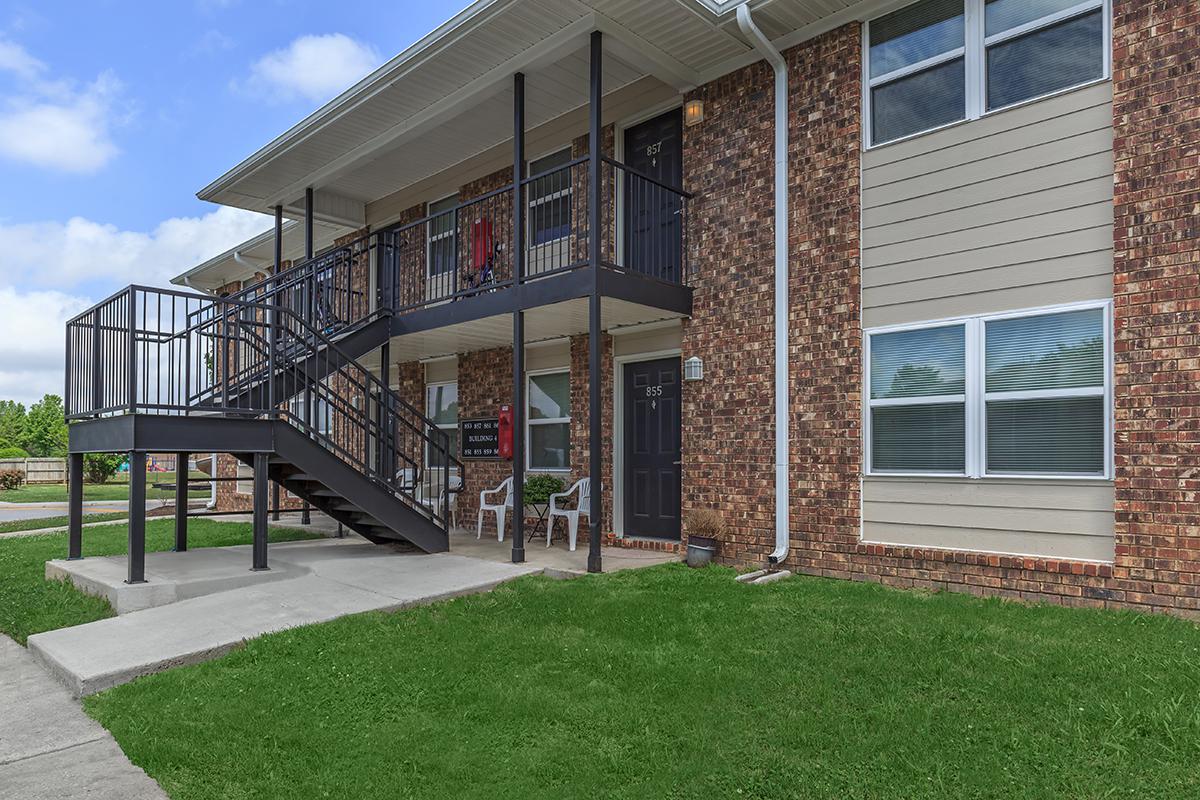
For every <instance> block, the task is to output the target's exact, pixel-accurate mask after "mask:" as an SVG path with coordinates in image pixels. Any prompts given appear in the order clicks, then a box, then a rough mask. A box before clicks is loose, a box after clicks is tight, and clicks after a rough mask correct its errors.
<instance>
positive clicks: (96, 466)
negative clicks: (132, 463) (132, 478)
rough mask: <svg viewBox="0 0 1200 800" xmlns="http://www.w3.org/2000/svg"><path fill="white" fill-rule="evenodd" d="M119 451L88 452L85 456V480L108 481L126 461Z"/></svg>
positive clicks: (88, 481) (90, 481) (94, 481)
mask: <svg viewBox="0 0 1200 800" xmlns="http://www.w3.org/2000/svg"><path fill="white" fill-rule="evenodd" d="M125 458H126V456H123V455H121V454H119V453H88V454H87V455H85V456H84V457H83V480H84V482H86V483H108V482H109V481H110V480H112V477H113V476H114V475H116V474H117V470H119V469H120V468H121V465H122V464H124V463H125Z"/></svg>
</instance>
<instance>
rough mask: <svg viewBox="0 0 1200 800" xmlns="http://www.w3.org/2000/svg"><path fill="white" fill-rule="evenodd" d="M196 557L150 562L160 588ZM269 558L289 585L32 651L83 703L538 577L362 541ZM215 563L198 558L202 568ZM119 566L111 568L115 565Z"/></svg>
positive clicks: (161, 610) (75, 632)
mask: <svg viewBox="0 0 1200 800" xmlns="http://www.w3.org/2000/svg"><path fill="white" fill-rule="evenodd" d="M222 549H225V550H227V551H230V552H233V553H234V554H235V556H236V559H237V561H238V563H240V564H241V565H242V566H241V567H240V569H239V572H243V573H245V574H246V575H253V574H254V573H249V572H248V571H247V569H248V565H249V564H250V554H249V548H248V547H245V546H241V547H232V548H222ZM197 552H199V551H193V552H189V553H171V554H166V555H167V556H168V557H167V558H163V559H160V560H159V561H157V562H156V566H155V569H156V574H157V576H158V577H157V578H156V580H157V582H158V583H160V584H163V583H165V582H168V581H171V580H173V578H172V577H171V576H172V574H173V572H172V568H171V562H172V560H173V561H174V562H175V563H176V564H178V565H179V566H178V567H177V568H176V570H175V572H176V573H179V575H180V576H182V574H183V573H186V572H187V571H188V570H187V565H188V564H189V563H198V562H190V561H189V557H193V556H196V553H197ZM270 553H271V563H272V565H273V569H275V568H279V569H280V571H286V572H287V573H289V574H291V575H292V576H293V577H290V578H287V579H284V580H274V581H270V582H265V583H254V584H253V585H249V586H245V585H244V586H240V587H238V588H233V589H228V590H226V591H216V593H213V594H205V595H204V596H200V597H191V598H189V599H181V600H178V601H177V602H171V603H169V604H168V605H159V606H157V607H153V608H146V609H144V610H141V611H133V612H131V613H127V614H124V615H121V616H118V617H114V618H111V619H104V620H99V621H97V622H91V623H88V624H86V625H78V626H76V627H73V628H62V629H60V630H56V631H48V632H46V633H39V634H36V635H34V636H31V637H29V650H30V652H32V653H34V654H36V655H37V657H38V658H40V659H41V661H42V663H43V664H45V665H46V666H47V667H48V668H49V669H50V671H51V672H53V673H54V674H55V675H56V676H57V677H58V678H59V679H60V680H62V681H63V683H64V684H65V685H66V686H67V688H68V689H69V690H70V691H71V692H72V693H73V694H75V695H76V696H81V695H88V694H92V693H94V692H99V691H102V690H104V689H107V688H110V687H112V686H117V685H119V684H122V683H126V682H128V681H131V680H133V679H134V678H137V677H139V676H141V675H148V674H150V673H153V672H159V671H161V670H164V669H168V668H170V667H174V666H179V665H182V664H190V663H196V662H199V661H204V660H207V659H211V658H215V657H217V656H219V655H222V654H224V653H226V652H228V651H229V650H231V649H232V648H234V647H236V646H237V645H238V644H240V643H241V642H243V641H244V640H246V639H252V638H255V637H257V636H261V635H263V634H265V633H271V632H273V631H279V630H283V629H286V628H292V627H296V626H299V625H310V624H313V623H318V622H328V621H330V620H333V619H336V618H338V617H341V616H345V615H347V614H357V613H360V612H363V611H374V610H395V609H400V608H405V607H408V606H414V605H421V604H425V603H431V602H435V601H437V600H442V599H445V598H449V597H454V596H457V595H462V594H470V593H476V592H483V591H487V590H488V589H491V588H493V587H495V586H497V585H498V584H500V583H503V582H505V581H509V580H512V579H514V578H519V577H521V576H524V575H532V574H536V573H540V572H542V571H543V568H542V567H538V566H534V565H528V564H501V563H495V562H491V561H486V560H483V559H479V558H467V557H465V556H458V555H452V554H449V553H441V554H438V555H423V554H418V553H397V552H395V551H393V550H389V549H387V548H383V547H380V546H378V545H373V544H367V543H364V542H362V540H361V539H359V540H356V539H343V540H337V539H326V540H317V541H311V542H293V543H288V544H276V545H272V546H271V549H270ZM211 558H212V555H211V554H204V553H201V554H200V560H204V561H207V560H209V559H211ZM120 560H121V559H120V558H119V557H117V558H113V559H112V561H113V563H114V564H118V565H119V562H120ZM96 561H100V559H96ZM74 563H80V562H74ZM122 573H123V570H118V571H117V572H116V573H114V574H117V575H120V574H122ZM259 574H260V575H262V573H259ZM93 577H97V576H96V575H93ZM264 577H265V575H264ZM180 580H182V577H180ZM150 585H152V584H147V586H150ZM129 588H133V587H129ZM85 590H86V589H85Z"/></svg>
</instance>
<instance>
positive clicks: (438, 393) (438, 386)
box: [425, 381, 458, 467]
mask: <svg viewBox="0 0 1200 800" xmlns="http://www.w3.org/2000/svg"><path fill="white" fill-rule="evenodd" d="M425 415H426V416H427V417H429V419H431V420H433V423H434V424H435V425H436V426H437V427H438V429H439V430H442V431H445V432H446V434H447V435H448V436H449V437H450V454H451V455H452V456H454V457H455V458H457V457H458V384H457V383H456V382H454V381H449V382H445V383H431V384H428V385H427V386H426V387H425ZM425 463H426V466H430V467H440V466H442V465H441V464H440V463H434V459H433V458H432V451H431V450H427V452H426V456H425Z"/></svg>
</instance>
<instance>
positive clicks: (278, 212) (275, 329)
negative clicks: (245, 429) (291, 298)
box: [266, 205, 283, 505]
mask: <svg viewBox="0 0 1200 800" xmlns="http://www.w3.org/2000/svg"><path fill="white" fill-rule="evenodd" d="M282 268H283V206H280V205H277V206H275V274H274V280H273V281H272V282H271V283H270V284H269V286H270V293H269V294H268V297H269V298H270V299H269V302H268V303H267V311H266V314H267V409H268V410H269V412H270V416H271V417H272V418H274V417H277V416H278V414H279V409H278V406H279V402H278V399H277V398H276V397H275V350H276V348H277V347H278V345H279V311H278V306H279V292H278V291H276V290H277V289H278V287H279V271H280V269H282ZM276 505H278V504H276Z"/></svg>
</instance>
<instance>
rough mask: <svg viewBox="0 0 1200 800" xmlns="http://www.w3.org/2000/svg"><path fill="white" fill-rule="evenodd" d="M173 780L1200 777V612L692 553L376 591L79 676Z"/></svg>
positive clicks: (107, 718)
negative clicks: (255, 631) (627, 567)
mask: <svg viewBox="0 0 1200 800" xmlns="http://www.w3.org/2000/svg"><path fill="white" fill-rule="evenodd" d="M86 708H87V709H88V711H89V712H90V713H91V714H92V715H93V716H95V717H96V718H97V719H99V720H100V721H101V722H102V723H103V724H104V725H105V726H107V727H108V728H109V729H110V730H111V731H112V732H113V733H114V734H115V735H116V737H117V740H118V741H119V742H120V744H121V746H122V747H123V748H124V750H125V752H126V753H127V754H128V755H129V756H130V757H131V758H132V759H133V761H134V762H135V763H136V764H138V765H140V766H142V767H144V768H145V769H146V770H147V771H148V772H149V773H150V774H151V775H153V776H154V777H155V778H156V779H158V781H159V782H160V783H161V784H162V786H163V787H164V788H165V789H166V790H167V792H168V793H169V794H170V795H171V796H172V797H173V798H174V799H175V800H199V799H200V798H211V799H212V800H217V799H218V798H219V799H220V800H233V799H237V798H266V799H269V798H284V799H286V800H302V799H304V798H323V797H353V798H403V797H414V798H415V797H420V798H542V797H544V798H555V800H559V799H560V798H587V799H588V800H592V799H593V798H616V797H628V798H705V800H708V798H714V799H715V798H726V797H737V798H792V797H794V798H863V799H865V798H965V797H970V798H1006V799H1008V798H1029V799H1030V800H1033V799H1034V798H1037V799H1038V800H1041V799H1042V798H1056V799H1057V798H1100V797H1105V798H1108V797H1128V798H1137V799H1138V800H1144V799H1145V798H1182V797H1196V796H1200V770H1197V768H1196V767H1197V764H1200V629H1198V628H1197V627H1195V626H1193V625H1192V624H1190V623H1187V622H1184V621H1181V620H1177V619H1171V618H1167V617H1151V616H1140V615H1135V614H1132V613H1107V612H1095V611H1074V610H1068V609H1061V608H1054V607H1027V606H1022V605H1017V604H1012V603H1005V602H1001V601H994V600H991V601H982V600H978V599H974V598H971V597H966V596H962V595H953V594H936V595H930V594H922V593H915V592H901V591H895V590H890V589H886V588H882V587H879V586H876V585H872V584H860V583H851V582H840V581H832V580H822V579H817V578H794V579H791V580H787V581H783V582H780V583H776V584H772V585H769V586H761V587H751V586H742V585H739V584H736V583H735V582H734V581H733V580H732V573H731V572H729V571H727V570H724V569H720V568H710V569H707V570H699V571H692V570H688V569H687V568H686V567H683V566H681V565H667V566H663V567H656V568H652V569H646V570H639V571H636V572H625V573H619V574H615V575H606V576H596V577H587V578H581V579H578V580H572V581H553V580H549V579H545V578H531V579H525V580H522V581H519V582H517V583H514V584H510V585H507V586H504V587H501V588H500V589H498V590H497V591H495V592H493V593H491V594H487V595H481V596H476V597H469V598H461V599H457V600H452V601H449V602H445V603H441V604H438V605H436V606H432V607H426V608H419V609H413V610H408V611H403V612H400V613H396V614H384V613H372V614H365V615H360V616H356V617H350V618H346V619H342V620H338V621H335V622H332V623H329V624H325V625H317V626H312V627H307V628H300V629H296V630H292V631H287V632H283V633H280V634H275V635H271V636H266V637H263V638H261V639H257V640H254V641H251V642H249V643H248V644H247V645H246V647H245V648H244V649H241V650H239V651H237V652H234V653H232V654H230V655H228V656H226V657H224V658H222V659H220V660H217V661H214V662H210V663H207V664H201V665H197V666H194V667H186V668H181V669H176V670H172V671H170V672H166V673H163V674H159V675H154V676H151V677H148V678H143V679H140V680H138V681H136V682H134V683H132V684H128V685H125V686H121V687H118V688H116V689H113V690H111V691H109V692H106V693H104V694H101V695H97V696H94V697H92V698H89V699H88V700H87V701H86Z"/></svg>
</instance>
